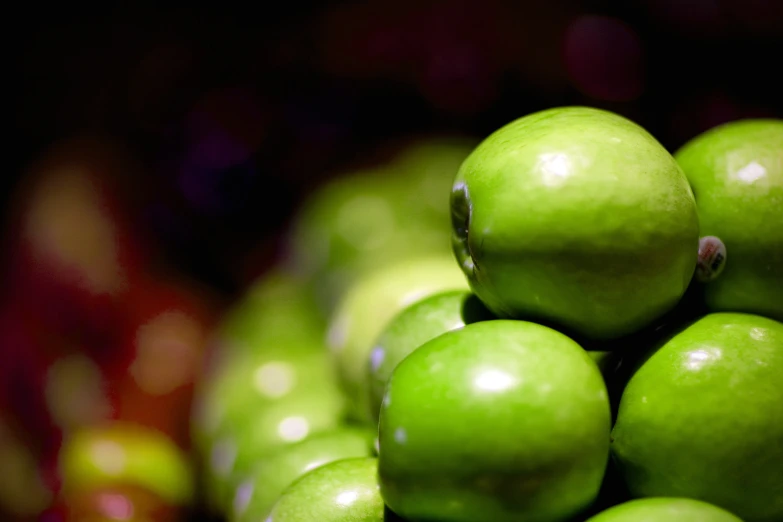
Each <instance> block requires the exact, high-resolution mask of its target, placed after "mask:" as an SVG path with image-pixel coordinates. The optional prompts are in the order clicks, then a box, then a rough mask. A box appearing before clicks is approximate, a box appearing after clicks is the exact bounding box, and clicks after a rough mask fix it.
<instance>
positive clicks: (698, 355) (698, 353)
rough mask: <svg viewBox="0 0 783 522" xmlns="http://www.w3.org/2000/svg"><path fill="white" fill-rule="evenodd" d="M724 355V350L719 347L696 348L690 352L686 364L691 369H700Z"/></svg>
mask: <svg viewBox="0 0 783 522" xmlns="http://www.w3.org/2000/svg"><path fill="white" fill-rule="evenodd" d="M722 355H723V352H722V351H721V350H720V349H718V348H709V349H702V350H694V351H692V352H690V353H689V354H688V362H686V363H685V365H686V366H687V367H688V369H690V370H698V369H700V368H702V367H703V366H704V365H705V364H708V363H709V362H710V360H714V359H720V358H721V356H722Z"/></svg>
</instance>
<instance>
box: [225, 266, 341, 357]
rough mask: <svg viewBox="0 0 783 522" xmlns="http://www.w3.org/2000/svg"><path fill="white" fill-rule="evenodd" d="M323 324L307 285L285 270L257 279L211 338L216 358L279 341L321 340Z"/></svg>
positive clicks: (258, 349) (262, 347)
mask: <svg viewBox="0 0 783 522" xmlns="http://www.w3.org/2000/svg"><path fill="white" fill-rule="evenodd" d="M325 329H326V323H325V321H324V319H323V317H322V315H321V312H320V310H319V309H318V306H317V303H316V302H315V300H314V298H313V295H312V288H311V284H310V283H308V282H306V281H304V280H303V279H302V278H300V277H298V276H296V275H294V274H293V273H291V272H290V271H289V270H287V269H286V268H285V267H283V266H282V265H281V266H276V267H275V268H274V269H272V270H271V271H270V272H268V273H266V274H264V275H263V276H261V277H260V278H259V279H258V280H257V281H255V282H254V284H253V285H252V286H251V287H250V288H249V289H248V290H247V291H246V292H245V294H244V296H243V297H242V298H241V299H240V300H239V302H238V303H236V305H234V306H233V307H232V308H231V309H230V310H229V311H228V312H227V313H226V314H225V315H224V316H223V318H222V320H221V322H220V324H219V325H218V327H217V329H216V332H215V334H214V335H213V343H214V345H215V346H214V348H215V350H217V351H218V352H219V353H218V356H222V355H223V354H231V353H234V352H244V351H253V352H258V351H263V350H267V349H274V348H275V346H274V345H275V344H278V343H279V342H280V341H279V339H281V338H282V339H284V340H285V342H286V343H288V344H290V343H291V339H292V338H293V339H299V338H302V339H303V340H304V341H303V342H312V340H313V339H318V338H322V336H323V332H324V331H325Z"/></svg>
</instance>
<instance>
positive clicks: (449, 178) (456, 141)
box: [389, 135, 478, 230]
mask: <svg viewBox="0 0 783 522" xmlns="http://www.w3.org/2000/svg"><path fill="white" fill-rule="evenodd" d="M476 145H478V141H477V140H476V139H475V138H472V137H469V136H460V135H433V136H424V137H418V138H415V139H413V140H411V141H410V142H408V143H407V144H405V145H404V146H403V147H401V148H400V149H399V150H398V152H397V154H396V155H395V156H394V159H393V160H392V162H391V163H390V165H389V170H391V171H393V172H395V173H399V175H401V176H403V177H404V178H403V179H405V180H406V182H407V184H408V185H407V190H406V193H407V197H408V198H409V199H410V200H412V201H415V202H416V203H415V204H416V205H417V207H418V208H420V212H421V217H422V221H424V222H427V223H438V224H440V228H442V229H445V230H448V229H449V223H450V210H449V196H448V194H449V191H450V189H451V184H452V182H453V181H454V175H455V174H456V173H457V171H458V170H459V167H460V165H462V162H463V161H465V158H467V157H468V155H470V153H471V152H472V151H473V149H474V148H475V147H476Z"/></svg>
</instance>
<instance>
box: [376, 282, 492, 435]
mask: <svg viewBox="0 0 783 522" xmlns="http://www.w3.org/2000/svg"><path fill="white" fill-rule="evenodd" d="M494 318H495V317H494V316H493V315H492V314H491V313H490V312H489V311H488V310H487V309H486V308H485V307H484V305H483V304H482V303H481V301H479V300H478V298H477V297H476V296H475V295H473V293H471V292H470V291H468V290H449V291H446V292H439V293H437V294H434V295H431V296H430V297H426V298H424V299H422V300H421V301H418V302H416V303H414V304H412V305H410V306H408V307H406V308H404V309H403V310H402V311H401V312H400V313H398V314H397V315H396V316H395V317H394V318H393V319H392V320H391V321H390V322H389V323H388V325H387V326H386V328H385V329H384V330H383V332H382V333H381V335H380V336H379V337H378V340H377V342H376V343H375V347H374V348H373V349H372V352H371V353H370V364H369V365H368V366H367V372H368V381H369V393H370V399H369V400H370V408H371V411H370V414H371V416H372V420H373V421H374V423H376V424H377V423H378V416H379V414H380V408H381V402H383V393H384V390H385V388H386V381H388V380H389V377H390V376H391V374H392V371H393V370H394V368H396V367H397V365H398V364H399V363H400V361H402V360H403V359H404V358H405V357H407V356H408V355H409V354H410V353H412V352H413V351H414V350H415V349H416V348H418V347H419V346H421V345H422V344H424V343H426V342H427V341H429V340H431V339H434V338H435V337H438V336H439V335H441V334H444V333H446V332H448V331H451V330H455V329H457V328H461V327H463V326H465V325H466V324H471V323H475V322H478V321H486V320H489V319H494Z"/></svg>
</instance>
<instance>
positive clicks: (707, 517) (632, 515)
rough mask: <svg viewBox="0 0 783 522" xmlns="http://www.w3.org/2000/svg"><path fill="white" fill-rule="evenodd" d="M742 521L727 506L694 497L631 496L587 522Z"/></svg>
mask: <svg viewBox="0 0 783 522" xmlns="http://www.w3.org/2000/svg"><path fill="white" fill-rule="evenodd" d="M697 520H698V521H699V522H742V520H741V519H739V518H738V517H736V516H734V515H732V514H731V513H729V512H728V511H726V510H725V509H721V508H719V507H717V506H713V505H712V504H708V503H706V502H702V501H700V500H694V499H691V498H667V497H651V498H642V499H636V500H629V501H628V502H624V503H622V504H618V505H616V506H613V507H611V508H609V509H607V510H605V511H602V512H601V513H599V514H597V515H595V516H593V517H590V518H589V519H587V521H586V522H694V521H697Z"/></svg>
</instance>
